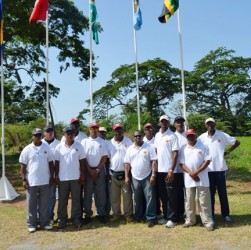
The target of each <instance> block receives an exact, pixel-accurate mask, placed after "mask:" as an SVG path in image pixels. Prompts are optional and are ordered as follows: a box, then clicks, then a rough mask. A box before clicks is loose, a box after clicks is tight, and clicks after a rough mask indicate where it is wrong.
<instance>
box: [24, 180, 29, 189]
mask: <svg viewBox="0 0 251 250" xmlns="http://www.w3.org/2000/svg"><path fill="white" fill-rule="evenodd" d="M23 187H24V188H25V189H29V182H28V181H27V180H24V181H23Z"/></svg>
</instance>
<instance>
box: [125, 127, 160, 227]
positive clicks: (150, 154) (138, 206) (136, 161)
mask: <svg viewBox="0 0 251 250" xmlns="http://www.w3.org/2000/svg"><path fill="white" fill-rule="evenodd" d="M134 141H135V142H134V144H132V145H131V146H130V147H129V148H128V149H127V151H126V155H125V160H124V162H125V183H126V184H127V185H130V184H131V182H132V189H133V197H134V203H135V214H134V221H135V222H140V221H141V220H142V219H143V218H144V216H145V217H146V219H147V224H148V227H152V226H154V224H155V221H156V200H155V181H156V180H155V177H156V170H157V164H156V160H157V155H156V152H155V150H154V147H152V146H151V145H149V144H148V143H145V142H143V135H142V133H141V131H139V130H137V131H135V132H134ZM130 171H131V175H132V180H131V181H130V177H129V172H130ZM143 198H145V200H146V211H145V214H144V213H143V206H142V200H143Z"/></svg>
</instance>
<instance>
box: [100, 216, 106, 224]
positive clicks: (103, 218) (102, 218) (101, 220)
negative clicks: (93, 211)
mask: <svg viewBox="0 0 251 250" xmlns="http://www.w3.org/2000/svg"><path fill="white" fill-rule="evenodd" d="M98 220H99V222H100V223H102V224H106V218H105V216H99V217H98Z"/></svg>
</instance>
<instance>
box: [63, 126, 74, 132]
mask: <svg viewBox="0 0 251 250" xmlns="http://www.w3.org/2000/svg"><path fill="white" fill-rule="evenodd" d="M70 131H72V132H73V131H74V129H73V128H72V127H66V128H64V129H63V133H66V132H70Z"/></svg>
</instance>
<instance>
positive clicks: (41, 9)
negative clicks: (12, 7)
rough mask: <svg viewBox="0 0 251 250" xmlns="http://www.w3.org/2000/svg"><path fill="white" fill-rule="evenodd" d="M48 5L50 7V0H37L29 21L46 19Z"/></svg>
mask: <svg viewBox="0 0 251 250" xmlns="http://www.w3.org/2000/svg"><path fill="white" fill-rule="evenodd" d="M48 7H49V1H48V0H36V2H35V6H34V9H33V11H32V13H31V16H30V19H29V22H36V21H45V20H46V11H47V10H48Z"/></svg>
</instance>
